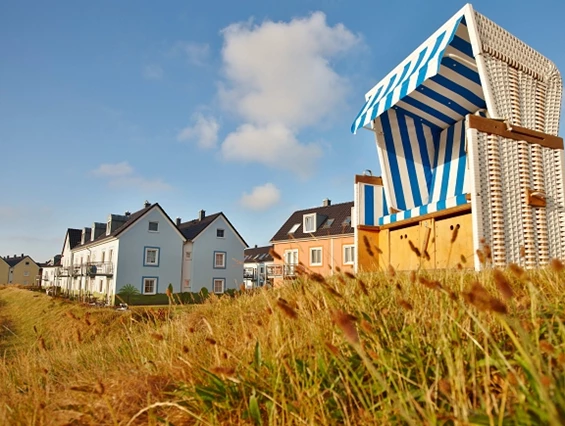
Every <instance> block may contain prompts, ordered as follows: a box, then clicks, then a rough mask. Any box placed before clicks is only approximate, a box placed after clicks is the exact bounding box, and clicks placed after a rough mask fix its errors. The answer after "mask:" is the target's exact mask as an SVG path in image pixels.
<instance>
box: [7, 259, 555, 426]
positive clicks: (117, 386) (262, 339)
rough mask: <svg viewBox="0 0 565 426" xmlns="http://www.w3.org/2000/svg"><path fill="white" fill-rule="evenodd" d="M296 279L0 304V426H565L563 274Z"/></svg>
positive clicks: (14, 297)
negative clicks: (87, 302) (234, 289)
mask: <svg viewBox="0 0 565 426" xmlns="http://www.w3.org/2000/svg"><path fill="white" fill-rule="evenodd" d="M562 270H563V266H562V265H561V264H560V263H559V262H554V263H553V264H552V268H548V269H547V270H539V271H528V272H524V271H522V270H521V269H520V268H519V267H516V266H514V267H512V268H510V269H509V270H507V271H498V270H497V271H486V272H481V273H474V272H462V271H461V272H449V273H447V272H442V273H436V274H435V275H431V274H427V273H425V272H420V273H417V274H416V273H412V274H406V275H401V274H397V273H395V272H394V271H392V270H391V271H388V272H387V273H373V274H365V275H359V276H351V275H344V274H343V275H342V274H339V273H337V274H334V275H333V276H332V277H330V278H327V279H326V278H323V277H321V276H319V275H317V274H305V275H304V276H302V277H301V278H299V279H298V280H296V281H294V282H289V284H288V285H287V286H285V287H283V288H278V289H270V290H267V289H261V290H256V291H253V292H245V293H242V294H240V295H237V296H236V297H235V298H232V297H221V298H218V297H216V296H211V297H210V299H208V301H207V302H206V303H204V304H202V305H191V306H181V307H175V308H174V309H169V308H168V307H163V308H152V309H144V308H135V309H133V310H131V311H126V312H117V311H113V310H110V309H103V308H98V309H93V308H89V307H85V306H80V305H76V304H72V303H70V302H67V301H64V300H61V299H52V298H50V297H48V296H46V295H44V294H38V293H34V292H30V291H26V290H22V289H14V288H3V289H1V290H0V336H1V340H0V349H1V351H2V362H1V363H0V424H2V425H62V424H73V425H83V424H84V425H90V424H92V425H100V424H110V425H118V424H119V425H129V424H150V425H157V424H174V425H181V424H203V425H208V424H211V425H216V424H249V425H282V424H285V425H286V424H296V425H301V424H307V425H325V424H340V425H341V424H346V425H347V424H375V425H389V424H390V425H392V424H406V425H422V424H426V425H434V424H460V425H466V424H481V425H482V424H484V425H513V424H521V425H522V424H523V425H529V424H549V425H561V424H564V423H565V374H564V369H565V345H564V336H565V328H564V324H563V322H564V318H565V313H564V306H563V291H564V287H565V286H564V278H565V273H564V272H563V271H562Z"/></svg>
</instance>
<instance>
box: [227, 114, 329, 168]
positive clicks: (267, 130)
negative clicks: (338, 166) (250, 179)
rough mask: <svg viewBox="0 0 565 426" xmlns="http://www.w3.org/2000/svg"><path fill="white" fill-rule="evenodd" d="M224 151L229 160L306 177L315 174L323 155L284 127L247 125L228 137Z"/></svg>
mask: <svg viewBox="0 0 565 426" xmlns="http://www.w3.org/2000/svg"><path fill="white" fill-rule="evenodd" d="M221 150H222V155H223V157H224V158H225V159H226V160H230V161H241V162H258V163H262V164H265V165H267V166H270V167H273V168H277V169H284V170H290V171H293V172H295V173H297V174H299V175H300V176H302V177H306V176H308V175H310V174H311V172H312V165H313V163H314V162H315V161H316V160H317V159H318V158H319V157H320V156H321V155H322V150H321V148H320V147H319V146H317V145H314V144H310V145H305V144H301V143H299V142H298V140H297V139H296V137H295V135H294V134H293V133H292V132H291V131H290V130H289V129H288V128H287V127H285V126H284V125H282V124H270V125H266V126H255V125H253V124H244V125H242V126H240V127H239V128H238V129H237V130H236V131H235V132H232V133H230V134H229V135H228V136H227V137H226V139H225V141H224V143H223V144H222V148H221Z"/></svg>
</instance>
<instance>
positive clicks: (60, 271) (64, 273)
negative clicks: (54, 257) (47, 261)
mask: <svg viewBox="0 0 565 426" xmlns="http://www.w3.org/2000/svg"><path fill="white" fill-rule="evenodd" d="M55 276H56V277H68V276H69V268H68V267H67V266H59V267H58V268H57V269H56V270H55Z"/></svg>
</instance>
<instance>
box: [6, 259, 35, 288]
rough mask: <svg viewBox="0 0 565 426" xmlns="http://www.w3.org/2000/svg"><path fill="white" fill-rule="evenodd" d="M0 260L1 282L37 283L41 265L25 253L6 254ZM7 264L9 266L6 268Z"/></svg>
mask: <svg viewBox="0 0 565 426" xmlns="http://www.w3.org/2000/svg"><path fill="white" fill-rule="evenodd" d="M2 260H3V263H2V262H0V274H1V275H0V284H2V283H3V284H22V285H36V283H37V282H38V276H39V265H38V264H37V263H35V262H34V260H33V259H32V258H31V257H29V256H27V255H25V254H23V253H22V254H21V256H17V255H13V256H5V257H4V258H3V259H2ZM6 265H7V266H8V267H7V268H6Z"/></svg>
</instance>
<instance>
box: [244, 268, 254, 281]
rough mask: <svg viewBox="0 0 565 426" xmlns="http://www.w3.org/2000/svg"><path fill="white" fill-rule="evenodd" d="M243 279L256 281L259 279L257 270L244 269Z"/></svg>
mask: <svg viewBox="0 0 565 426" xmlns="http://www.w3.org/2000/svg"><path fill="white" fill-rule="evenodd" d="M243 279H246V280H252V281H255V280H256V279H257V269H255V268H245V269H243Z"/></svg>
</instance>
